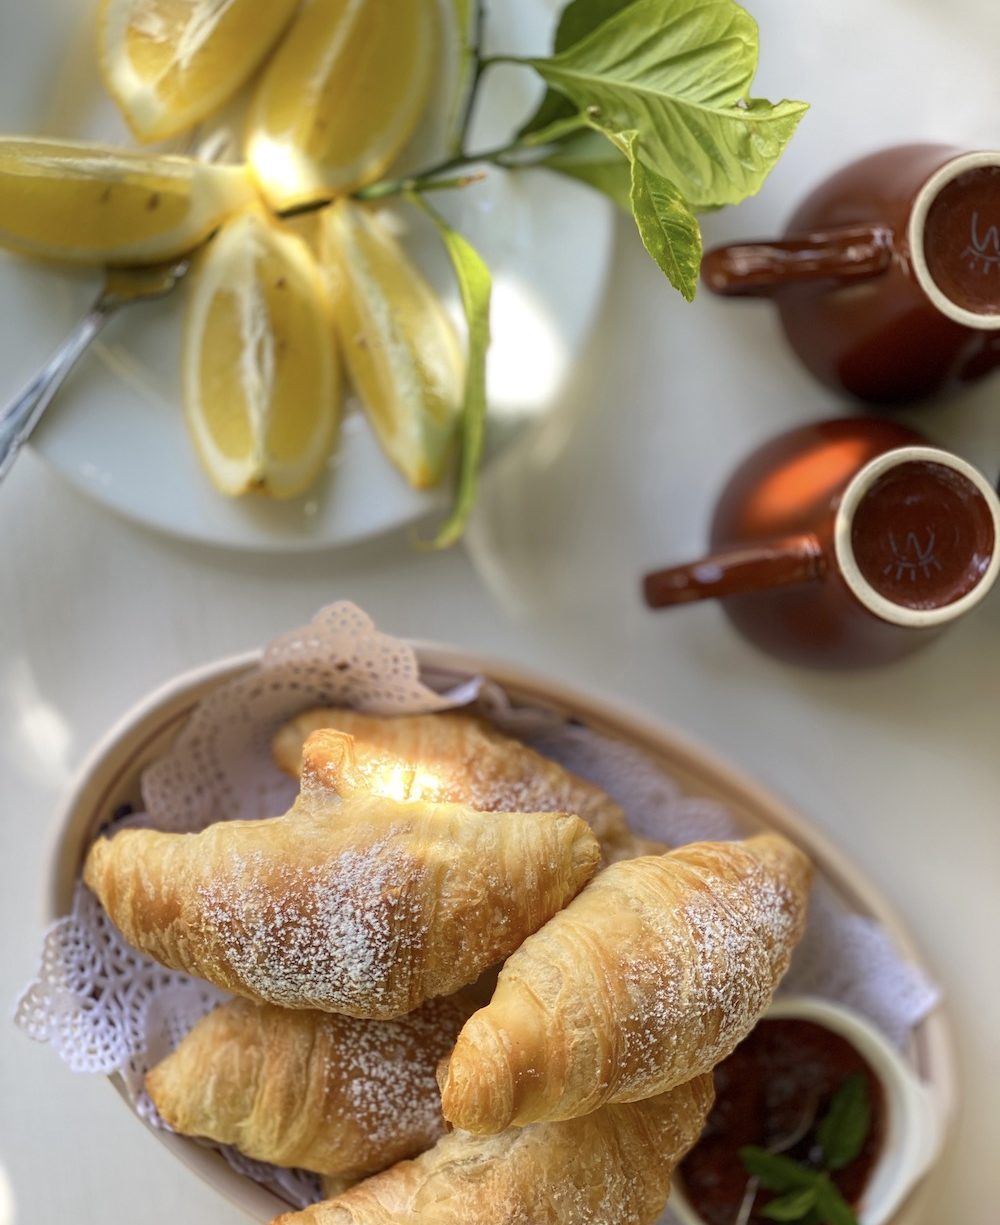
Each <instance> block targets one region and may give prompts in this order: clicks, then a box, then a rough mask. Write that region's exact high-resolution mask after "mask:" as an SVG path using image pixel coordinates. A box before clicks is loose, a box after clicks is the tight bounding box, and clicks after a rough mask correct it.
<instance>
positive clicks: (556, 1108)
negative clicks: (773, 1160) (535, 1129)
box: [439, 834, 811, 1134]
mask: <svg viewBox="0 0 1000 1225" xmlns="http://www.w3.org/2000/svg"><path fill="white" fill-rule="evenodd" d="M810 875H811V869H810V866H809V862H808V860H807V859H806V857H805V856H804V855H803V854H802V853H801V852H800V851H798V850H797V849H796V848H795V847H794V846H792V845H791V843H789V842H787V841H786V840H785V839H784V838H782V837H780V836H778V835H773V834H765V835H762V836H760V837H756V838H751V839H749V840H748V841H747V842H715V843H713V842H701V843H693V844H691V845H689V846H684V847H681V848H680V849H679V850H676V851H672V852H671V853H670V854H668V855H661V856H656V857H649V858H643V859H633V860H629V861H627V862H625V863H618V864H613V865H612V866H611V867H610V868H606V869H605V870H604V871H603V872H601V873H600V874H599V875H598V876H596V877H595V878H594V880H593V881H592V882H591V883H590V885H588V886H587V888H586V889H584V891H583V892H582V893H581V894H580V895H579V896H578V897H577V898H576V899H575V900H574V901H573V902H572V903H571V904H570V905H569V906H568V907H567V908H566V909H565V910H564V911H562V912H561V913H560V914H558V915H556V916H555V918H554V919H552V920H550V921H549V922H548V923H547V924H546V925H545V927H543V928H542V929H541V931H539V932H536V933H535V935H534V936H530V937H529V938H528V939H527V940H526V941H525V942H524V944H523V945H522V946H521V948H519V949H518V951H517V952H516V953H514V954H513V955H512V956H511V957H510V958H509V959H508V961H507V963H506V964H505V966H504V968H503V970H501V972H500V977H499V979H498V982H497V987H496V991H495V992H494V995H493V999H492V1000H491V1001H490V1003H489V1004H488V1005H487V1006H486V1007H485V1008H483V1009H481V1010H480V1011H479V1012H477V1013H475V1014H474V1015H473V1016H472V1017H471V1018H470V1019H469V1021H468V1022H467V1023H466V1025H465V1027H464V1028H463V1030H462V1032H461V1034H460V1035H459V1038H458V1042H457V1044H456V1046H455V1050H454V1051H453V1052H452V1055H451V1058H450V1060H449V1062H448V1065H447V1069H446V1070H445V1069H442V1071H441V1073H439V1076H440V1077H441V1081H442V1101H443V1108H444V1115H445V1118H446V1119H448V1120H449V1122H451V1123H453V1124H454V1125H455V1126H456V1127H461V1128H463V1129H465V1130H467V1131H472V1132H477V1133H481V1134H492V1133H495V1132H499V1131H502V1130H503V1129H504V1128H505V1127H508V1126H510V1125H511V1124H517V1125H521V1124H525V1123H531V1122H534V1121H535V1120H538V1119H567V1118H574V1117H576V1116H577V1115H581V1114H587V1113H589V1112H590V1111H591V1110H596V1109H597V1108H598V1107H600V1106H603V1105H604V1104H605V1103H607V1102H624V1101H636V1100H638V1099H640V1098H643V1097H648V1096H650V1095H651V1094H655V1093H661V1092H663V1091H665V1090H667V1089H670V1088H671V1087H672V1086H674V1085H677V1084H683V1083H684V1082H685V1081H687V1080H690V1079H691V1077H692V1076H696V1075H698V1074H700V1073H702V1072H707V1071H708V1070H709V1069H711V1068H712V1067H714V1066H715V1064H716V1063H717V1062H718V1061H719V1060H720V1059H722V1058H724V1057H725V1056H726V1055H728V1054H729V1053H730V1052H731V1051H732V1049H733V1048H734V1047H735V1046H736V1044H737V1043H738V1042H739V1041H740V1040H741V1039H742V1038H744V1037H745V1036H746V1034H747V1033H749V1031H750V1030H751V1028H752V1027H753V1025H754V1024H755V1022H756V1021H757V1018H758V1017H759V1016H760V1014H761V1012H762V1011H763V1010H764V1008H766V1006H767V1004H768V1002H769V1001H770V999H771V995H772V993H773V991H774V989H775V987H776V986H777V984H778V981H779V979H780V978H781V976H782V974H784V972H785V970H786V969H787V967H788V962H789V959H790V957H791V954H792V950H793V948H794V947H795V944H796V943H797V941H798V940H799V938H800V936H801V935H802V932H803V928H804V925H805V914H806V902H807V894H808V888H809V881H810Z"/></svg>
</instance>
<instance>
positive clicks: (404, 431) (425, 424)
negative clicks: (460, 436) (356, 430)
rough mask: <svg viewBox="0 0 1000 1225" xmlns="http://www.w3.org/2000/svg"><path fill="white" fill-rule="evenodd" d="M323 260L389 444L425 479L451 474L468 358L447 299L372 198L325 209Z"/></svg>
mask: <svg viewBox="0 0 1000 1225" xmlns="http://www.w3.org/2000/svg"><path fill="white" fill-rule="evenodd" d="M322 252H323V263H324V267H325V268H326V269H327V272H328V275H329V278H330V286H331V292H332V296H333V311H334V320H335V323H336V328H337V334H338V336H339V338H340V344H341V350H342V352H343V355H344V362H345V364H346V366H347V369H348V371H349V373H350V376H351V381H352V383H353V384H354V387H355V389H356V391H357V392H358V395H359V397H360V398H361V401H362V404H363V406H364V409H365V412H366V413H367V415H368V418H369V420H370V422H371V425H372V428H373V429H374V431H375V434H376V436H377V437H378V439H379V442H380V443H381V445H382V448H383V449H384V451H385V452H386V454H387V455H388V456H389V458H390V460H392V462H393V463H394V464H395V465H396V467H397V468H399V470H400V471H401V472H402V473H403V475H404V476H405V477H406V479H407V480H408V481H409V482H410V483H411V484H412V485H414V486H416V487H418V488H420V487H425V486H429V485H434V484H436V483H437V482H438V481H440V479H441V477H442V476H443V475H444V470H445V467H446V464H447V460H448V457H449V453H450V450H451V444H452V441H453V438H454V434H455V427H456V424H457V420H458V414H459V410H460V406H461V399H462V388H463V371H464V359H463V357H462V352H461V348H460V346H459V342H458V337H457V336H456V334H455V329H454V327H453V326H452V323H451V320H450V319H449V317H448V315H447V314H446V313H445V310H444V308H443V306H442V305H441V302H440V301H439V299H438V298H437V296H436V294H435V293H434V291H433V289H432V288H431V286H430V285H429V284H428V283H427V281H426V280H425V278H424V277H423V275H422V274H421V273H420V271H419V270H418V269H417V268H416V267H415V266H414V265H413V263H412V262H411V261H410V259H409V258H408V256H407V255H406V253H405V251H404V250H403V248H402V247H401V246H400V244H399V243H398V242H397V241H396V240H395V239H394V238H393V236H392V235H391V234H390V233H389V232H388V230H386V228H385V227H384V225H383V224H381V223H380V222H379V220H378V218H377V217H376V216H374V215H373V214H372V213H371V212H369V210H368V209H367V208H366V207H365V206H364V205H359V204H356V203H354V202H353V201H350V200H346V199H344V200H339V201H338V202H337V203H336V204H335V205H333V206H332V207H331V208H330V209H327V210H326V212H325V214H324V218H323V232H322Z"/></svg>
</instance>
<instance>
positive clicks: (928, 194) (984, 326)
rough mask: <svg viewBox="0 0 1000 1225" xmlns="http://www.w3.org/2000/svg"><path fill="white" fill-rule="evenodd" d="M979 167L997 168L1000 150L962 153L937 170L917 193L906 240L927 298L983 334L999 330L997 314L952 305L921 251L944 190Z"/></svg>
mask: <svg viewBox="0 0 1000 1225" xmlns="http://www.w3.org/2000/svg"><path fill="white" fill-rule="evenodd" d="M980 166H995V167H997V168H998V169H1000V150H998V149H985V150H979V151H977V152H974V153H961V154H959V156H958V157H954V158H952V159H951V161H949V162H945V164H944V165H943V166H942V167H941V168H940V169H939V170H936V171H935V172H934V173H933V174H932V175H931V177H930V178H929V179H928V180H927V182H926V183H924V185H923V187H921V189H920V191H919V192H918V193H917V198H916V200H915V201H914V204H913V209H912V210H911V212H910V220H909V225H908V227H907V229H908V235H907V237H908V240H909V247H910V259H911V261H912V264H913V273H914V275H915V276H916V278H917V282H918V284H919V285H920V288H921V289H922V290H923V291H924V293H925V294H926V295H927V297H928V298H930V300H931V302H932V303H933V305H934V306H935V307H937V309H938V310H939V311H940V312H941V313H942V314H943V315H946V316H947V317H948V318H949V319H952V320H954V321H955V323H960V324H963V325H964V326H965V327H970V328H975V329H976V330H977V331H980V332H984V331H997V330H998V329H1000V311H998V312H997V313H996V314H992V315H989V314H985V313H979V312H977V311H972V310H968V309H967V308H966V307H964V306H959V305H958V303H957V302H953V301H952V299H951V298H949V297H948V295H947V294H946V293H945V292H944V290H942V289H941V288H940V286H939V285H938V283H937V281H935V280H934V278H933V277H932V276H931V272H930V268H929V267H928V265H927V255H926V252H925V251H924V230H925V226H926V223H927V214H928V213H929V212H930V209H931V205H932V204H933V203H934V201H935V200H936V199H937V198H938V196H939V195H940V194H941V192H942V191H943V190H944V188H945V187H947V186H948V184H949V183H951V182H952V181H953V180H954V179H957V178H958V176H959V175H960V174H964V173H965V171H967V170H975V169H977V168H978V167H980Z"/></svg>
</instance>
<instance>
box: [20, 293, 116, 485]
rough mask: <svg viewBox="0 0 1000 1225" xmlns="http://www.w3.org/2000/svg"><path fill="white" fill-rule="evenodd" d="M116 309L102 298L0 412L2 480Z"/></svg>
mask: <svg viewBox="0 0 1000 1225" xmlns="http://www.w3.org/2000/svg"><path fill="white" fill-rule="evenodd" d="M113 309H114V308H113V306H112V305H111V304H109V303H107V302H106V301H103V300H102V299H100V298H99V299H98V300H97V302H95V303H94V305H93V306H92V307H91V308H90V310H89V311H88V312H87V314H86V315H84V317H83V318H82V319H81V320H80V322H79V323H78V324H77V325H76V327H75V328H74V329H73V331H72V332H70V334H69V335H68V336H67V337H66V339H65V340H64V341H63V343H62V344H61V345H60V346H59V348H58V349H57V350H56V351H55V353H53V354H52V356H51V357H50V358H49V360H48V361H47V362H46V364H45V365H44V366H43V367H42V369H41V370H40V371H39V372H38V374H37V375H35V377H34V378H33V379H32V380H31V382H30V383H29V384H28V386H27V387H25V389H24V390H23V391H22V392H21V394H20V395H19V396H17V397H16V398H15V399H14V400H12V401H11V402H10V404H8V405H7V407H6V408H5V409H4V410H3V411H2V412H0V480H3V478H4V477H5V476H6V475H7V473H8V472H9V471H10V467H11V465H12V464H13V462H14V460H15V459H16V458H17V453H18V451H20V449H21V446H22V444H23V443H25V442H26V441H27V440H28V438H29V436H30V434H31V432H32V430H33V429H34V428H35V426H36V425H37V424H38V422H39V421H40V420H41V417H42V414H43V413H44V412H45V410H46V409H47V408H48V406H49V404H50V403H51V401H52V397H53V396H54V395H55V393H56V392H57V391H58V390H59V388H60V386H61V385H62V382H63V380H64V379H65V378H66V376H67V375H68V374H69V372H70V371H71V370H72V369H73V367H74V366H75V365H76V363H77V362H78V361H79V360H80V358H81V357H82V355H83V353H84V351H85V350H86V348H87V346H88V345H89V344H90V342H91V341H92V340H93V339H94V337H95V336H96V335H97V333H98V332H99V331H100V330H101V328H102V327H103V326H104V324H105V322H106V321H107V319H108V316H109V315H110V314H111V313H112V310H113Z"/></svg>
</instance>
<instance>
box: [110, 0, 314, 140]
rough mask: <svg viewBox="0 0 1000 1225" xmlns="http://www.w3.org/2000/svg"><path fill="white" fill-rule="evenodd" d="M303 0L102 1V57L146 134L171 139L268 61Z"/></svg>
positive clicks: (124, 108) (113, 86)
mask: <svg viewBox="0 0 1000 1225" xmlns="http://www.w3.org/2000/svg"><path fill="white" fill-rule="evenodd" d="M297 4H298V0H266V3H264V4H261V3H260V0H101V6H100V9H99V11H98V57H99V62H100V68H101V76H102V77H103V78H104V84H105V86H106V87H107V90H108V92H109V93H110V94H111V96H112V97H113V98H114V100H115V101H116V102H117V103H118V106H119V107H120V109H121V112H122V114H123V115H124V116H125V119H126V121H127V123H128V125H129V127H130V128H131V129H132V131H133V132H134V133H135V135H136V136H137V137H138V138H139V139H140V140H164V139H165V138H166V137H168V136H175V135H176V134H177V133H178V132H183V131H186V130H187V129H188V128H190V127H193V126H194V125H195V124H196V123H199V122H200V121H201V120H202V119H204V118H205V117H206V116H207V115H210V114H212V112H213V111H216V110H218V108H219V107H220V106H222V104H223V103H224V102H226V101H228V99H229V98H231V97H232V96H233V94H235V93H236V92H237V90H238V89H239V88H240V86H241V85H243V84H244V83H245V82H246V81H247V80H249V78H250V77H251V76H252V75H253V73H254V71H255V70H256V69H257V67H258V66H259V65H260V63H261V61H262V60H263V59H264V57H265V56H266V55H267V53H268V51H269V50H270V49H271V47H272V46H273V44H274V43H275V42H276V41H277V39H278V37H279V35H280V34H281V32H282V30H283V29H284V28H285V26H286V25H287V24H288V22H289V20H290V19H291V16H292V13H293V12H294V11H295V9H296V7H297Z"/></svg>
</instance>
